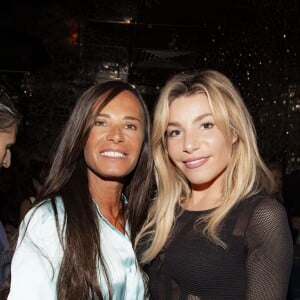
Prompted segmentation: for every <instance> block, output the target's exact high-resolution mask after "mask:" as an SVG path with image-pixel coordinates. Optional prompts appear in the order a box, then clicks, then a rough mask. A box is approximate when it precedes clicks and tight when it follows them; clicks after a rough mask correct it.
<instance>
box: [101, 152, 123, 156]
mask: <svg viewBox="0 0 300 300" xmlns="http://www.w3.org/2000/svg"><path fill="white" fill-rule="evenodd" d="M101 155H103V156H108V157H125V155H124V154H123V153H120V152H113V151H106V152H101Z"/></svg>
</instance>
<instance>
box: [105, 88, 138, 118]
mask: <svg viewBox="0 0 300 300" xmlns="http://www.w3.org/2000/svg"><path fill="white" fill-rule="evenodd" d="M100 113H103V114H105V113H109V114H112V113H113V114H128V115H133V116H139V117H140V118H142V116H143V108H142V105H141V103H140V100H139V99H138V98H137V97H136V96H135V95H134V94H133V93H131V92H130V91H122V92H121V93H119V94H118V95H116V96H115V97H114V98H112V99H111V100H110V101H109V102H108V103H107V104H106V105H105V106H104V107H103V108H102V109H101V111H100Z"/></svg>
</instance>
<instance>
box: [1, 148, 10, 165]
mask: <svg viewBox="0 0 300 300" xmlns="http://www.w3.org/2000/svg"><path fill="white" fill-rule="evenodd" d="M10 164H11V152H10V150H9V149H7V150H6V154H5V156H4V159H3V162H2V166H3V167H4V168H9V167H10Z"/></svg>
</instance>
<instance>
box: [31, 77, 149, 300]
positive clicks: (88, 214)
mask: <svg viewBox="0 0 300 300" xmlns="http://www.w3.org/2000/svg"><path fill="white" fill-rule="evenodd" d="M124 90H127V91H130V92H131V93H132V94H134V95H135V96H136V97H137V98H138V99H139V101H140V104H141V107H142V110H143V113H144V128H145V129H144V130H145V132H144V136H145V138H144V142H143V146H142V150H141V154H140V158H139V161H138V163H137V166H136V167H135V169H134V171H133V172H132V173H131V174H130V179H129V180H127V181H126V183H125V186H124V190H123V192H124V193H125V195H126V196H127V198H128V200H129V202H128V208H127V210H128V211H127V213H128V220H129V223H130V228H131V239H132V241H133V240H134V239H135V237H136V234H137V232H138V231H139V230H140V228H141V226H142V223H143V221H144V219H145V217H146V214H147V209H148V205H149V201H150V193H149V190H150V188H151V186H152V182H153V181H152V158H151V157H152V156H151V150H150V118H149V113H148V110H147V106H146V105H145V103H144V101H143V99H142V97H141V96H140V94H139V93H138V91H137V90H136V89H135V88H133V87H132V86H131V85H130V84H128V83H126V82H122V81H108V82H105V83H101V84H96V85H94V86H92V87H90V88H89V89H88V90H87V91H86V92H85V93H84V94H83V95H82V96H81V97H80V98H79V100H78V101H77V103H76V105H75V107H74V109H73V111H72V113H71V115H70V118H69V120H68V121H67V123H66V125H65V127H64V129H63V131H62V133H61V135H60V138H59V142H58V146H57V148H56V151H55V154H54V156H53V162H52V165H51V168H50V171H49V174H48V176H47V178H46V180H45V183H44V186H43V188H42V190H41V192H40V194H39V196H38V200H37V201H38V203H40V204H39V205H43V204H42V203H43V202H44V201H45V199H50V200H49V201H51V202H52V207H53V211H54V215H55V218H56V226H57V231H58V235H59V238H60V240H61V242H62V245H63V249H64V254H63V259H62V263H61V267H60V271H59V275H58V281H57V296H58V299H64V300H65V299H70V300H73V299H88V298H90V297H92V299H103V296H102V293H101V287H99V284H98V280H99V278H98V276H97V273H98V272H97V265H98V262H100V267H101V268H102V271H103V274H104V278H105V280H106V284H107V285H108V287H109V290H110V298H111V295H112V291H111V285H110V280H109V272H108V270H107V269H106V267H105V259H104V257H103V256H102V252H101V243H100V228H99V223H98V217H97V213H96V210H95V206H94V203H93V201H90V200H91V196H90V192H89V189H88V177H87V167H86V165H85V161H84V157H83V149H84V146H85V144H86V141H87V138H88V135H89V132H90V129H91V127H92V124H93V122H94V118H95V115H96V114H97V111H100V110H101V109H102V108H103V107H104V106H105V105H106V104H107V103H109V102H110V101H111V100H112V99H113V98H114V97H115V96H116V95H118V94H119V93H121V92H122V91H124ZM142 187H143V188H142ZM57 195H60V196H61V197H62V199H63V203H64V208H65V215H64V223H63V229H64V231H63V230H62V229H61V228H60V225H59V223H58V216H57V208H56V205H55V197H56V196H57ZM63 232H64V236H63Z"/></svg>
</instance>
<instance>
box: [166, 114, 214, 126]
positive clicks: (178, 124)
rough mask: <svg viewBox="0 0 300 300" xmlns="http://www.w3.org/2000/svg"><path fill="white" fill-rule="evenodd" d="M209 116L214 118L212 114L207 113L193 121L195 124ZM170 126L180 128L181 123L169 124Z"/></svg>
mask: <svg viewBox="0 0 300 300" xmlns="http://www.w3.org/2000/svg"><path fill="white" fill-rule="evenodd" d="M207 116H212V114H211V113H206V114H203V115H200V116H198V117H196V118H195V119H194V120H193V123H196V122H199V121H201V120H202V119H204V118H205V117H207ZM168 126H180V123H179V122H169V123H168Z"/></svg>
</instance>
